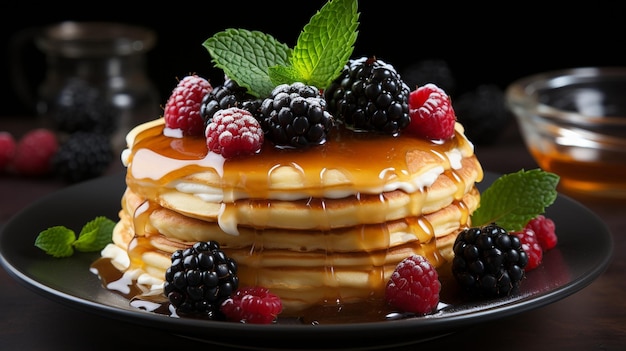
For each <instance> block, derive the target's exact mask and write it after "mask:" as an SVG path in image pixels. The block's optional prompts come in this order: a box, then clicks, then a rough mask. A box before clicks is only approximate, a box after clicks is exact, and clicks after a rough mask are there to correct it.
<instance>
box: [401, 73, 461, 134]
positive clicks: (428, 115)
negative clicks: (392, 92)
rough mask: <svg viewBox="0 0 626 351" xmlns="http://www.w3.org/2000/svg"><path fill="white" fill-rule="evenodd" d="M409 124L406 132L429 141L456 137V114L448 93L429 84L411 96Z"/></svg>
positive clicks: (416, 90) (413, 92)
mask: <svg viewBox="0 0 626 351" xmlns="http://www.w3.org/2000/svg"><path fill="white" fill-rule="evenodd" d="M409 115H410V116H411V123H409V125H408V127H407V128H406V131H407V132H409V133H413V134H415V135H418V136H420V137H423V138H428V139H449V138H451V137H452V136H453V135H454V124H455V122H456V114H455V113H454V109H453V108H452V103H451V101H450V97H449V96H448V94H446V92H445V91H444V90H443V89H441V88H439V87H438V86H436V85H435V84H432V83H429V84H426V85H423V86H421V87H418V88H417V89H415V90H413V91H411V94H410V95H409Z"/></svg>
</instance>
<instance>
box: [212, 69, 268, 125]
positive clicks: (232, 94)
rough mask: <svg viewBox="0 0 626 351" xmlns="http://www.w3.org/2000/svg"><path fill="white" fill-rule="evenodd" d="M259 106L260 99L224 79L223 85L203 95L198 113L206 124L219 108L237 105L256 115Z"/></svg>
mask: <svg viewBox="0 0 626 351" xmlns="http://www.w3.org/2000/svg"><path fill="white" fill-rule="evenodd" d="M260 106H261V99H257V98H255V97H254V96H253V95H251V94H248V93H247V89H246V88H245V87H241V86H239V84H237V82H235V81H234V80H232V79H226V81H225V82H224V84H223V85H219V86H217V87H215V88H213V91H212V92H210V93H209V94H207V95H205V96H204V98H203V99H202V105H200V115H201V116H202V118H203V119H204V125H205V126H207V125H208V124H209V123H211V120H212V119H213V115H214V114H215V113H216V112H217V111H219V110H225V109H227V108H230V107H239V108H241V109H244V110H246V111H248V112H250V113H251V114H252V115H253V116H255V117H256V116H257V115H258V109H259V108H260Z"/></svg>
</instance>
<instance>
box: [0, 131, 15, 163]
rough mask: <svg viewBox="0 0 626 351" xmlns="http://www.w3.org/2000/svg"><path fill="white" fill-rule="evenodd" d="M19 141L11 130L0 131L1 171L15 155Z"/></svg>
mask: <svg viewBox="0 0 626 351" xmlns="http://www.w3.org/2000/svg"><path fill="white" fill-rule="evenodd" d="M16 148H17V142H16V141H15V138H14V137H13V134H11V133H9V132H0V172H2V171H3V170H4V169H5V168H6V167H7V166H8V165H9V164H10V163H11V162H12V161H13V157H15V150H16Z"/></svg>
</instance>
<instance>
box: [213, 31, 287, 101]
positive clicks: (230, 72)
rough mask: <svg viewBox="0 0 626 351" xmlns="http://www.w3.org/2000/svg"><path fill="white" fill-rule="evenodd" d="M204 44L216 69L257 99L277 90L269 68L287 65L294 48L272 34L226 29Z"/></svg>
mask: <svg viewBox="0 0 626 351" xmlns="http://www.w3.org/2000/svg"><path fill="white" fill-rule="evenodd" d="M202 45H203V46H204V47H205V48H206V49H207V50H208V51H209V54H210V55H211V57H212V61H213V63H214V64H215V67H217V68H221V69H222V70H223V71H224V73H225V74H226V75H227V76H228V77H229V78H230V79H232V80H234V81H235V82H237V84H239V85H240V86H242V87H245V88H247V89H248V93H249V94H251V95H254V96H256V97H265V96H268V95H269V94H270V93H271V92H272V90H273V89H274V87H275V84H274V83H272V81H271V79H270V77H269V72H268V68H269V67H271V66H286V65H288V63H289V56H290V55H291V49H290V48H289V47H288V46H287V45H286V44H283V43H280V42H279V41H278V40H276V39H275V38H274V37H272V36H271V35H268V34H264V33H261V32H259V31H249V30H246V29H232V28H231V29H227V30H225V31H222V32H219V33H216V34H214V35H213V36H212V37H210V38H208V39H207V40H205V41H204V43H203V44H202Z"/></svg>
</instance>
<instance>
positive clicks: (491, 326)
mask: <svg viewBox="0 0 626 351" xmlns="http://www.w3.org/2000/svg"><path fill="white" fill-rule="evenodd" d="M32 125H33V122H32V121H29V120H28V119H15V118H2V117H0V130H9V131H11V132H13V133H15V134H18V135H19V134H21V133H23V132H24V131H25V130H27V129H29V128H31V127H32ZM476 153H477V155H478V157H479V159H480V160H481V162H482V164H483V167H484V169H485V170H487V171H492V172H496V173H509V172H515V171H518V170H520V169H522V168H524V169H532V168H536V167H537V166H536V164H535V163H534V161H533V160H532V158H531V157H530V155H529V154H528V152H527V151H526V149H525V147H524V146H523V144H522V142H521V139H520V137H519V134H518V132H517V128H516V127H515V124H514V123H512V124H511V126H510V128H509V129H507V130H506V131H505V133H504V135H502V136H501V137H500V138H499V139H498V141H497V142H496V144H494V145H489V146H476ZM115 172H123V168H122V166H121V164H118V163H115V164H113V165H112V166H111V168H110V170H109V171H108V172H107V174H110V173H115ZM65 186H66V184H64V183H62V182H60V181H56V180H51V179H28V178H21V177H12V176H8V175H0V196H2V197H1V200H0V225H2V223H6V222H7V221H8V220H10V218H11V217H12V216H14V215H15V214H17V213H18V212H19V211H21V210H22V209H24V208H26V207H27V206H28V205H29V204H30V203H32V202H33V201H35V200H37V199H38V198H40V197H41V196H44V195H46V194H49V193H51V192H54V191H57V190H60V189H62V188H63V187H65ZM576 200H577V201H579V202H581V203H582V204H583V205H584V206H586V207H587V208H589V209H590V210H591V211H593V212H594V213H595V214H597V216H599V217H600V218H601V219H602V220H603V221H604V222H605V223H606V225H607V227H608V228H609V230H610V232H611V233H612V237H613V244H614V246H613V252H614V255H613V257H612V260H611V263H610V265H609V266H608V268H607V269H606V270H605V271H604V273H603V274H602V275H601V276H599V277H598V278H597V279H596V280H595V281H593V282H592V283H591V284H590V285H588V286H586V287H584V288H583V289H582V290H580V291H578V292H576V293H574V294H572V295H570V296H567V297H565V298H563V299H561V300H559V301H557V302H554V303H552V304H549V305H547V306H543V307H539V308H536V309H533V310H530V311H526V312H522V313H519V314H516V315H513V316H510V317H505V318H501V319H497V320H492V321H486V322H482V323H477V324H475V325H472V326H471V327H469V328H466V329H464V330H458V331H455V332H454V333H452V334H451V335H447V336H444V337H441V338H438V339H435V340H431V341H426V342H421V343H418V344H416V345H412V346H410V347H405V348H396V349H395V350H417V349H423V350H426V349H428V350H444V349H446V350H478V349H480V350H502V349H505V350H524V351H529V350H532V351H537V350H551V351H553V350H556V349H558V350H570V351H572V350H585V351H587V350H601V351H607V350H625V349H626V274H625V273H624V272H626V255H625V254H624V252H626V219H625V218H626V216H625V215H626V201H602V200H590V199H576ZM589 234H590V238H591V237H592V236H593V233H589ZM590 240H591V239H590ZM581 254H584V253H581ZM199 347H202V348H207V349H210V350H221V349H224V348H222V347H220V346H214V345H210V344H207V343H204V342H200V341H195V340H191V339H188V338H184V337H180V336H177V335H171V334H168V333H164V332H162V331H160V330H155V329H152V328H150V327H149V326H140V325H136V324H131V323H126V322H121V321H117V320H112V319H109V318H106V317H103V316H100V315H96V314H93V313H89V312H85V311H82V310H76V309H72V308H68V307H66V306H65V305H61V304H59V303H57V302H54V301H51V300H49V299H47V298H45V297H42V296H40V295H39V294H38V293H35V292H33V291H32V290H31V289H29V288H27V287H25V286H23V285H22V284H20V283H18V282H17V281H16V280H14V279H13V278H12V277H11V276H10V275H9V274H8V273H7V272H6V271H5V270H4V269H0V350H20V351H27V350H79V349H80V350H82V349H89V350H120V349H138V348H140V349H142V350H149V349H169V350H192V349H198V348H199Z"/></svg>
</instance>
